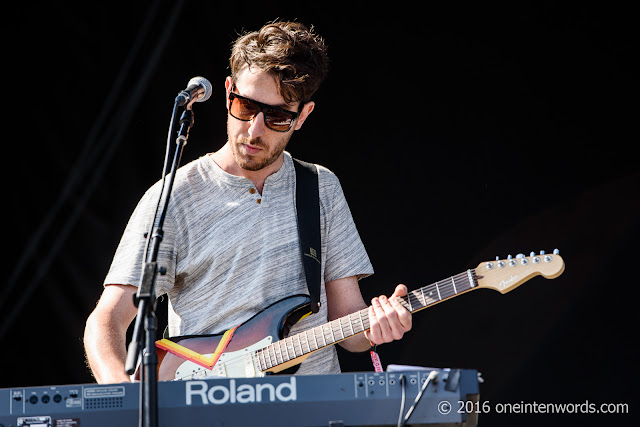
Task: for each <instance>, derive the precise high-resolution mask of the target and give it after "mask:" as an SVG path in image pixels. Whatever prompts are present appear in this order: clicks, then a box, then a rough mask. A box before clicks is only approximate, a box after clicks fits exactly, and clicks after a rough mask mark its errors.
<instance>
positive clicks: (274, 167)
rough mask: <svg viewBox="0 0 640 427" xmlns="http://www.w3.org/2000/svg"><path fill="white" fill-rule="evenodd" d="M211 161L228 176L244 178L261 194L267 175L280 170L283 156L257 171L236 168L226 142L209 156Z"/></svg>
mask: <svg viewBox="0 0 640 427" xmlns="http://www.w3.org/2000/svg"><path fill="white" fill-rule="evenodd" d="M211 157H212V158H213V161H214V162H216V164H217V165H218V166H219V167H220V169H222V170H223V171H225V172H227V173H228V174H231V175H235V176H242V177H245V178H247V179H249V180H251V182H253V184H254V185H255V187H256V190H257V191H258V192H259V193H260V194H262V190H263V188H264V182H265V180H266V179H267V177H268V176H269V175H272V174H274V173H276V172H278V171H279V170H280V168H281V167H282V165H283V163H284V154H282V156H280V158H278V159H277V160H276V161H275V162H273V163H272V164H270V165H268V166H266V167H265V168H263V169H260V170H257V171H251V170H246V169H243V168H241V167H240V166H238V164H237V163H236V161H235V159H234V157H233V153H232V151H231V148H230V147H229V143H228V142H227V143H226V144H225V145H224V146H223V147H222V148H221V149H220V150H218V151H216V152H215V153H213V154H211Z"/></svg>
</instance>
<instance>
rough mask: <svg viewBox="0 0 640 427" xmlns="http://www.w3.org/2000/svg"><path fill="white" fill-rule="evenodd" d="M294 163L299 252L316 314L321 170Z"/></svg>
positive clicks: (318, 277)
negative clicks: (319, 176)
mask: <svg viewBox="0 0 640 427" xmlns="http://www.w3.org/2000/svg"><path fill="white" fill-rule="evenodd" d="M293 164H294V166H295V169H296V211H297V215H298V238H299V240H300V253H301V255H302V265H303V266H304V273H305V277H306V279H307V287H308V288H309V295H310V296H311V311H312V312H314V313H317V312H318V310H319V308H320V277H321V276H320V268H321V266H322V254H321V246H320V244H321V241H320V190H319V187H318V169H317V168H316V166H315V165H313V164H311V163H307V162H303V161H301V160H298V159H293Z"/></svg>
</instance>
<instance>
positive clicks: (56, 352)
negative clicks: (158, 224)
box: [0, 0, 640, 425]
mask: <svg viewBox="0 0 640 427" xmlns="http://www.w3.org/2000/svg"><path fill="white" fill-rule="evenodd" d="M513 3H517V4H512V3H491V4H489V5H487V4H483V2H476V3H471V4H464V3H460V2H455V3H452V4H450V5H449V6H443V5H439V6H433V5H431V3H428V4H427V3H422V4H418V3H414V2H389V3H380V4H379V5H374V4H373V3H372V2H351V3H349V4H348V5H346V2H344V4H340V3H338V4H332V3H324V2H322V3H320V2H316V3H304V4H295V3H291V2H289V4H286V5H285V4H282V5H279V4H277V3H274V2H261V3H247V2H243V3H241V2H234V3H232V4H218V3H216V4H214V3H213V2H204V1H186V2H169V1H158V2H154V1H151V0H147V1H129V2H122V1H111V2H108V3H107V2H105V3H96V2H84V3H77V2H65V1H59V2H28V3H26V2H23V3H20V4H13V5H12V6H11V7H10V8H8V9H7V11H6V13H7V15H6V19H5V21H7V22H6V25H5V32H6V35H5V39H4V46H5V61H4V64H5V65H4V67H3V68H5V71H8V72H9V77H6V78H5V80H4V82H5V84H4V87H5V93H6V95H7V98H5V100H6V102H5V104H6V105H7V107H8V108H5V114H4V117H5V127H4V129H5V134H4V135H5V137H4V144H3V146H4V147H5V156H4V158H5V167H4V169H5V174H4V175H5V178H4V180H3V182H4V189H5V190H6V192H5V203H4V207H5V208H4V211H5V215H4V220H3V223H4V229H5V231H6V232H7V233H6V234H5V242H6V243H5V246H6V249H5V254H6V255H7V256H5V261H4V262H6V263H7V264H6V268H5V280H3V282H4V284H3V287H2V292H1V293H0V296H1V299H0V304H1V306H2V307H1V308H2V313H3V314H2V316H3V319H4V320H3V322H2V324H1V326H2V329H0V348H1V349H2V356H1V357H2V360H3V362H4V363H3V364H2V365H3V367H4V369H3V372H2V374H0V387H16V386H36V385H52V384H72V383H86V382H92V381H93V379H92V377H91V375H90V373H89V372H88V370H87V368H86V367H85V362H84V354H83V347H82V334H83V329H84V322H85V319H86V317H87V316H88V314H89V313H90V312H91V310H92V308H93V307H94V305H95V303H96V301H97V299H98V297H99V295H100V293H101V291H102V285H101V284H102V280H103V278H104V276H105V274H106V272H107V269H108V266H109V264H110V261H111V256H112V255H113V252H114V250H115V248H116V245H117V243H118V241H119V238H120V234H121V232H122V230H123V228H124V226H125V224H126V221H127V219H128V217H129V215H130V213H131V211H132V209H133V208H134V206H135V204H136V203H137V201H138V199H139V197H140V196H141V194H142V193H143V191H144V190H145V189H146V188H147V187H148V186H149V185H151V184H152V183H153V182H155V181H156V180H157V179H158V178H159V177H160V175H161V171H162V162H163V158H164V150H165V141H166V131H167V128H168V123H169V118H170V113H171V105H172V102H173V98H174V97H175V95H176V94H177V92H178V91H179V90H181V89H183V88H184V87H185V86H186V83H187V81H188V80H189V79H190V78H191V77H193V76H196V75H202V76H205V77H207V78H208V79H209V80H210V81H211V82H212V83H213V88H214V93H213V96H212V99H211V100H209V101H208V102H206V103H203V104H198V105H197V106H196V107H195V108H194V112H195V116H196V123H195V127H194V128H193V130H192V132H191V136H190V139H189V144H188V145H187V147H186V148H185V151H184V155H183V161H182V163H183V164H184V163H186V162H188V161H190V160H192V159H195V158H197V157H199V156H201V155H203V154H205V153H208V152H211V151H215V150H217V149H218V148H219V147H221V146H222V145H223V144H224V141H225V138H226V129H225V123H226V122H225V121H226V111H225V107H224V95H223V93H224V90H223V88H224V86H223V83H224V78H225V76H226V75H227V73H228V68H227V59H228V55H229V46H230V44H231V42H232V41H233V40H234V39H235V38H236V36H237V34H238V33H241V32H242V31H243V30H255V29H257V28H259V27H260V26H262V25H263V24H264V23H266V22H267V21H271V20H273V19H276V18H280V19H297V20H299V21H301V22H303V23H306V24H307V25H314V26H315V29H316V30H317V31H318V32H319V33H320V34H322V35H323V36H324V37H325V39H326V41H327V43H328V45H329V49H330V50H329V51H330V56H331V60H332V64H331V72H330V76H329V78H328V79H327V81H326V82H325V84H324V86H323V87H322V88H321V90H320V91H319V92H318V94H317V96H316V99H315V100H316V109H315V111H314V113H313V114H312V116H311V117H310V119H309V120H308V121H307V123H305V125H304V127H303V129H302V130H301V131H299V132H298V133H296V135H294V137H293V139H292V141H291V143H290V145H289V151H290V152H291V153H292V154H293V155H294V156H296V157H299V158H302V159H305V160H307V161H312V162H315V163H320V164H323V165H325V166H327V167H328V168H330V169H331V170H333V171H334V172H335V173H336V174H337V175H338V176H339V177H340V179H341V182H342V185H343V187H344V190H345V193H346V195H347V199H348V201H349V203H350V206H351V209H352V212H353V215H354V218H355V220H356V224H357V225H358V229H359V232H360V234H361V237H362V239H363V241H364V242H365V245H366V246H367V249H368V252H369V255H370V257H371V259H372V261H373V264H374V268H375V269H376V274H375V275H374V276H373V277H371V278H368V279H366V280H364V281H363V282H361V286H362V291H363V294H364V295H365V297H366V299H370V298H371V297H373V296H375V295H379V294H381V293H389V292H390V291H391V290H392V289H393V287H394V286H395V285H396V284H397V283H405V284H407V285H408V286H409V288H410V289H413V288H418V287H420V286H424V285H426V284H429V283H432V282H435V281H437V280H440V279H443V278H446V277H449V276H451V275H454V274H457V273H459V272H461V271H464V270H466V269H467V268H472V267H475V266H476V265H478V264H479V263H480V262H482V261H486V260H491V259H494V258H495V257H496V256H500V257H506V256H507V255H508V254H513V255H515V254H517V253H519V252H523V253H525V254H528V253H529V252H530V251H540V250H546V251H548V252H550V251H552V250H553V249H554V248H559V249H560V250H561V254H562V256H563V258H564V260H565V262H566V271H565V273H564V274H563V275H562V276H560V277H559V278H557V279H554V280H545V279H543V278H536V279H534V280H531V281H530V282H528V283H526V284H525V285H523V286H521V287H519V288H518V289H516V290H515V291H513V292H511V293H509V294H506V295H501V294H499V293H497V292H494V291H490V290H479V291H474V292H471V293H468V294H466V295H463V296H460V297H458V298H455V299H453V300H451V301H448V302H446V303H443V304H439V305H437V306H435V307H433V308H431V309H429V310H426V311H423V312H421V313H418V314H416V315H415V316H414V329H413V330H412V331H411V332H409V333H408V334H407V335H406V336H405V338H404V339H403V340H402V341H400V342H397V343H392V344H387V345H385V346H382V347H381V348H380V355H381V358H382V362H383V364H384V365H387V364H391V363H394V364H412V365H420V366H437V367H458V368H473V369H477V370H479V371H480V372H481V373H482V375H483V378H484V380H485V382H484V384H482V386H481V399H482V400H485V401H488V402H490V404H491V405H492V407H494V408H495V406H494V405H495V404H497V403H509V402H515V403H517V402H525V403H531V402H540V403H548V402H570V403H583V402H585V401H589V402H593V403H596V404H598V405H599V404H601V403H626V404H628V405H629V407H630V411H631V412H633V411H634V410H637V408H636V405H635V402H636V399H632V397H637V391H636V388H637V380H638V378H637V368H636V362H637V360H638V350H637V346H635V345H634V342H633V341H634V337H637V332H634V331H636V328H635V326H636V325H637V324H638V322H637V320H635V319H636V315H637V310H636V304H635V300H634V298H635V295H636V294H637V292H636V290H635V288H636V287H637V285H638V278H637V276H636V274H635V269H636V266H637V265H638V256H637V252H636V249H637V239H638V237H639V234H640V233H639V214H640V203H639V197H638V184H640V168H639V167H638V165H637V153H636V147H635V146H636V144H637V142H638V135H637V131H636V130H637V125H638V120H637V117H638V115H637V113H638V110H637V102H638V101H637V100H638V74H637V72H638V68H637V63H636V58H637V43H636V39H635V37H636V33H637V24H636V22H635V18H634V15H633V14H632V13H631V10H630V9H629V8H628V7H627V6H623V3H616V2H607V3H606V5H604V3H603V4H600V5H597V4H593V5H591V4H588V3H584V2H573V3H562V4H556V3H554V2H513ZM418 6H419V7H418ZM340 356H341V359H342V361H343V368H344V370H347V371H357V370H371V362H370V361H369V358H368V354H357V355H351V354H345V353H343V352H340ZM628 419H629V417H624V416H622V415H592V416H590V417H581V416H578V415H549V414H546V415H543V414H539V415H505V414H495V411H494V413H493V414H484V415H483V416H481V418H480V422H481V425H538V424H539V423H541V422H544V423H546V424H548V425H577V424H581V425H601V424H603V423H606V424H607V425H612V424H616V423H622V422H625V423H627V422H628Z"/></svg>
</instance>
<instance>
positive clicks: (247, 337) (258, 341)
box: [135, 250, 564, 381]
mask: <svg viewBox="0 0 640 427" xmlns="http://www.w3.org/2000/svg"><path fill="white" fill-rule="evenodd" d="M563 271H564V261H563V259H562V257H561V256H560V255H559V253H558V251H557V250H555V251H554V253H553V254H545V253H544V252H541V254H540V255H536V254H534V253H531V255H530V256H528V257H526V256H524V255H518V256H517V257H516V258H511V257H509V258H507V259H502V260H500V259H496V260H495V261H488V262H482V263H480V264H479V265H478V266H477V267H476V268H474V269H469V270H467V271H465V272H463V273H460V274H458V275H456V276H452V277H449V278H448V279H445V280H441V281H439V282H436V283H433V284H430V285H427V286H424V287H422V288H420V289H417V290H414V291H410V292H409V293H408V294H407V295H406V296H405V297H401V298H398V300H399V302H400V303H401V304H402V305H403V306H404V307H405V308H406V309H407V310H409V311H410V312H412V313H413V312H416V311H420V310H422V309H425V308H427V307H430V306H432V305H434V304H437V303H439V302H441V301H445V300H447V299H450V298H453V297H455V296H458V295H461V294H463V293H466V292H469V291H471V290H474V289H480V288H489V289H495V290H497V291H499V292H501V293H503V294H504V293H507V292H509V291H511V290H513V289H515V288H516V287H518V286H520V285H521V284H522V283H524V282H526V281H528V280H529V279H532V278H533V277H535V276H538V275H542V276H543V277H545V278H547V279H553V278H556V277H558V276H560V275H561V274H562V272H563ZM310 303H311V299H310V298H309V297H308V296H307V295H294V296H291V297H288V298H284V299H282V300H280V301H278V302H276V303H274V304H272V305H271V306H269V307H267V308H265V309H264V310H262V311H261V312H260V313H258V314H256V315H255V316H254V317H252V318H251V319H249V320H248V321H246V322H245V323H243V324H242V325H240V326H238V327H236V328H234V329H232V330H229V331H226V332H225V333H222V334H215V335H197V336H193V335H192V336H179V337H172V338H169V339H162V340H159V341H157V342H156V347H157V349H156V351H157V354H158V379H159V380H161V381H168V380H189V379H194V378H204V377H208V376H222V377H235V378H239V377H260V376H264V375H266V374H268V373H278V372H281V371H283V370H285V369H288V368H294V369H297V365H299V364H300V363H302V361H304V360H305V359H306V358H307V357H308V356H309V355H310V354H311V353H313V352H315V351H318V350H321V349H323V348H325V347H328V346H330V345H334V344H336V343H339V342H340V341H343V340H346V339H348V338H350V337H353V336H355V335H357V334H360V333H363V332H364V331H367V330H368V329H369V314H368V309H363V310H360V311H358V312H356V313H352V314H349V315H348V316H344V317H341V318H339V319H335V320H333V321H331V322H328V323H325V324H324V325H321V326H317V327H315V328H312V329H309V330H307V331H304V332H301V333H298V334H295V335H292V336H288V333H289V330H290V328H291V326H293V325H294V324H295V323H296V322H298V321H299V320H300V319H301V318H302V317H304V316H306V315H308V314H309V313H310V312H311V310H310V309H309V306H310ZM139 371H140V369H139V370H138V372H136V374H135V378H139V373H140V372H139Z"/></svg>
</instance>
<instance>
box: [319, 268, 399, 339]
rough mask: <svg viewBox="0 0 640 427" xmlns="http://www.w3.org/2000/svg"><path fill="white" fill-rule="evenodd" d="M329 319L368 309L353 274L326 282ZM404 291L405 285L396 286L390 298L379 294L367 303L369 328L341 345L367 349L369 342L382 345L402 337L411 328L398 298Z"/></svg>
mask: <svg viewBox="0 0 640 427" xmlns="http://www.w3.org/2000/svg"><path fill="white" fill-rule="evenodd" d="M325 289H326V293H327V312H328V315H329V320H335V319H337V318H339V317H342V316H346V315H348V314H351V313H355V312H356V311H359V310H362V309H364V308H367V304H366V303H365V302H364V299H363V298H362V293H361V292H360V286H359V285H358V279H357V278H356V277H355V276H351V277H345V278H343V279H337V280H333V281H330V282H327V283H326V284H325ZM406 294H407V287H406V286H405V285H398V286H397V287H396V289H395V291H394V293H393V294H392V295H391V296H390V297H388V298H387V297H386V296H384V295H381V296H379V297H375V298H373V299H372V300H371V305H370V306H369V325H370V330H369V331H368V332H365V333H364V334H358V335H356V336H355V337H353V338H350V339H348V340H345V341H342V342H341V343H340V345H341V346H342V347H344V348H345V349H347V350H349V351H352V352H360V351H366V350H368V349H369V348H371V344H384V343H388V342H391V341H394V340H399V339H400V338H402V336H403V335H404V333H405V332H407V331H409V330H410V329H411V313H410V312H409V311H408V310H407V309H406V308H404V307H403V306H402V305H401V304H400V303H399V302H398V300H397V298H398V297H402V296H405V295H406Z"/></svg>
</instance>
